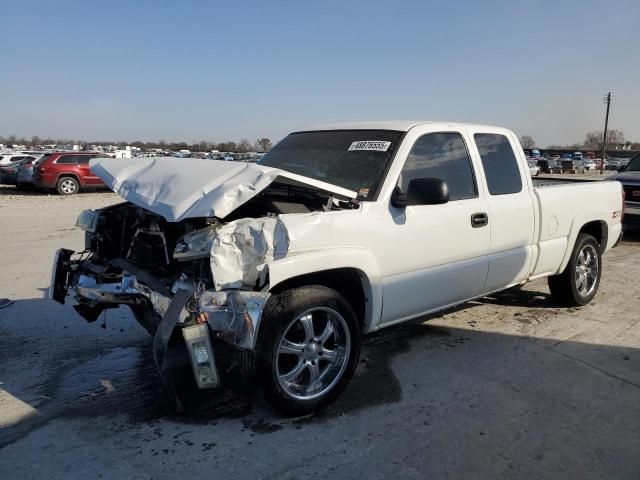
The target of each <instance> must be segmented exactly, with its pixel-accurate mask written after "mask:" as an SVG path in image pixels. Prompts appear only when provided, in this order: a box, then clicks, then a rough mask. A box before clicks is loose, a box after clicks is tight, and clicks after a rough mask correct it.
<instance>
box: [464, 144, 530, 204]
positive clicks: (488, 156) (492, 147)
mask: <svg viewBox="0 0 640 480" xmlns="http://www.w3.org/2000/svg"><path fill="white" fill-rule="evenodd" d="M473 138H474V140H475V141H476V145H477V147H478V151H479V152H480V158H481V159H482V167H483V168H484V175H485V177H487V185H488V187H489V193H490V194H491V195H505V194H508V193H518V192H520V191H521V190H522V177H521V176H520V169H519V168H518V160H517V159H516V156H515V155H514V153H513V149H512V148H511V144H510V143H509V139H508V138H507V137H505V136H504V135H498V134H494V133H476V134H475V135H474V136H473Z"/></svg>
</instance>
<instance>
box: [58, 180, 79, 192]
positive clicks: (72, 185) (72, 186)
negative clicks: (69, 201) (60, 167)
mask: <svg viewBox="0 0 640 480" xmlns="http://www.w3.org/2000/svg"><path fill="white" fill-rule="evenodd" d="M60 190H62V191H63V192H64V193H66V194H67V195H70V194H72V193H75V191H76V182H75V181H73V180H69V179H67V180H62V182H60Z"/></svg>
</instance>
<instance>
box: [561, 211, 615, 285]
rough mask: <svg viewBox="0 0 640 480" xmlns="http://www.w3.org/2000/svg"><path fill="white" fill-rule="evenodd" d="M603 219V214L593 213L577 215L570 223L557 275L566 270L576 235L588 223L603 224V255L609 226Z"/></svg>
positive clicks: (604, 215) (604, 216)
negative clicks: (565, 247)
mask: <svg viewBox="0 0 640 480" xmlns="http://www.w3.org/2000/svg"><path fill="white" fill-rule="evenodd" d="M603 218H607V217H606V214H605V212H594V213H588V214H585V215H579V216H577V217H576V218H574V219H573V222H571V228H570V229H569V235H568V236H567V249H566V251H565V252H564V257H562V262H561V263H560V268H559V269H558V272H557V273H562V272H564V269H565V268H567V264H568V263H569V258H570V257H571V252H573V246H574V245H575V244H576V239H577V238H578V234H579V233H580V230H582V227H584V226H585V225H586V224H587V223H590V222H596V221H597V222H600V223H601V224H603V226H602V238H603V242H602V245H601V247H600V248H601V252H602V253H604V250H605V249H606V248H607V243H608V238H609V224H608V223H607V222H606V220H603Z"/></svg>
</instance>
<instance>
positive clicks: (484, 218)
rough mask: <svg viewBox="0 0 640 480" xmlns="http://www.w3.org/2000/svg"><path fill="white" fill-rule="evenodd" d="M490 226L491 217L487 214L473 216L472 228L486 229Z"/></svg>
mask: <svg viewBox="0 0 640 480" xmlns="http://www.w3.org/2000/svg"><path fill="white" fill-rule="evenodd" d="M488 224H489V215H487V214H486V213H484V212H482V213H474V214H473V215H471V226H472V227H473V228H480V227H484V226H485V225H488Z"/></svg>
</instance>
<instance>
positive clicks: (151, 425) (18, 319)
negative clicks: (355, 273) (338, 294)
mask: <svg viewBox="0 0 640 480" xmlns="http://www.w3.org/2000/svg"><path fill="white" fill-rule="evenodd" d="M116 201H118V197H116V196H115V195H114V194H112V193H84V194H80V195H78V196H75V197H72V198H62V197H58V196H48V195H37V194H30V195H19V194H16V192H15V191H14V190H13V189H0V225H1V228H0V245H1V246H2V255H1V257H0V298H1V297H8V298H10V299H12V300H14V301H15V303H14V304H12V305H10V306H8V307H6V308H3V309H0V478H3V479H9V478H16V479H17V478H20V479H22V478H47V479H57V478H61V479H63V478H64V479H67V478H119V479H122V478H141V479H142V478H145V479H146V478H175V477H179V476H180V477H182V476H184V477H185V478H186V475H189V476H190V477H191V478H203V477H204V478H219V479H228V478H238V479H243V478H251V479H257V478H271V479H281V478H327V477H331V478H353V477H360V478H368V479H388V478H415V479H422V478H463V479H468V478H563V479H565V478H576V479H587V478H594V479H595V478H598V479H601V478H616V479H627V478H628V479H638V478H640V350H639V348H640V315H639V312H640V290H638V288H637V284H638V278H639V277H640V237H638V236H635V237H630V238H628V239H627V240H625V241H624V242H623V243H622V244H621V245H620V246H619V247H618V248H616V249H615V250H613V251H612V252H609V253H608V254H607V255H606V256H605V258H604V263H605V270H604V275H603V279H602V284H601V289H600V292H599V293H598V295H597V297H596V298H595V300H594V302H593V303H592V304H590V305H588V306H586V307H584V308H576V309H561V308H555V307H553V305H552V304H551V302H550V300H549V298H548V289H547V286H546V282H544V281H536V282H533V283H531V284H529V285H527V286H526V287H525V288H524V289H523V290H521V291H520V292H508V293H503V294H500V295H497V296H495V297H492V298H486V299H483V300H481V301H478V302H473V303H470V304H467V305H465V306H463V307H462V308H458V309H456V310H455V311H451V312H447V313H445V314H443V315H440V316H436V317H434V318H431V319H429V322H428V323H413V324H410V325H403V326H399V327H393V328H390V329H388V330H385V331H383V332H380V333H378V334H375V335H373V336H371V337H368V338H367V339H366V341H365V346H364V350H363V354H362V359H361V363H360V366H359V369H358V371H357V373H356V377H355V378H354V380H353V382H352V383H351V385H350V387H349V388H348V389H347V391H346V392H345V394H344V395H343V396H342V398H341V399H340V400H339V401H338V402H336V403H335V404H334V405H333V406H331V408H330V409H329V410H328V411H326V412H324V413H322V414H319V415H316V416H312V417H307V418H301V419H293V420H292V419H283V418H281V417H279V416H278V415H276V414H275V413H274V412H272V411H271V410H270V409H269V407H268V406H267V405H266V404H265V403H264V401H262V400H261V399H259V398H258V399H254V397H253V396H251V395H249V394H247V393H243V392H240V391H233V390H225V391H221V392H219V393H218V394H216V395H215V396H213V397H211V398H209V399H208V400H206V401H205V402H204V403H203V404H202V405H201V406H200V408H198V409H197V410H196V411H194V412H191V413H189V414H186V415H176V414H174V413H172V412H171V409H170V408H169V406H168V403H167V398H166V395H165V394H164V392H163V389H162V386H161V383H160V380H159V378H158V376H157V374H156V371H155V366H154V365H153V359H152V355H151V348H150V347H151V341H150V338H149V337H148V336H147V334H146V333H145V332H144V331H143V330H142V328H140V327H138V326H137V325H136V324H135V323H134V322H133V320H132V318H131V317H130V315H129V313H128V312H127V311H126V310H124V309H121V310H114V311H110V313H109V315H108V316H107V318H106V323H104V324H103V322H102V321H101V320H99V321H97V322H96V323H94V324H88V323H86V322H85V321H84V320H82V319H81V318H80V317H78V316H77V315H76V314H75V312H74V311H73V310H72V308H71V307H70V306H68V305H66V306H61V305H58V304H55V303H53V302H50V301H48V300H44V299H43V295H44V294H45V292H46V289H47V286H48V282H49V279H48V276H49V269H50V262H51V257H52V254H53V252H54V251H55V250H56V249H57V248H58V247H60V246H66V247H70V248H75V249H79V248H80V247H81V246H82V244H83V235H82V232H80V231H79V230H77V229H76V228H74V226H73V225H74V222H75V219H76V216H77V214H78V213H79V211H80V210H82V209H84V208H91V207H100V206H104V205H107V204H110V203H114V202H116ZM101 327H103V328H101Z"/></svg>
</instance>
